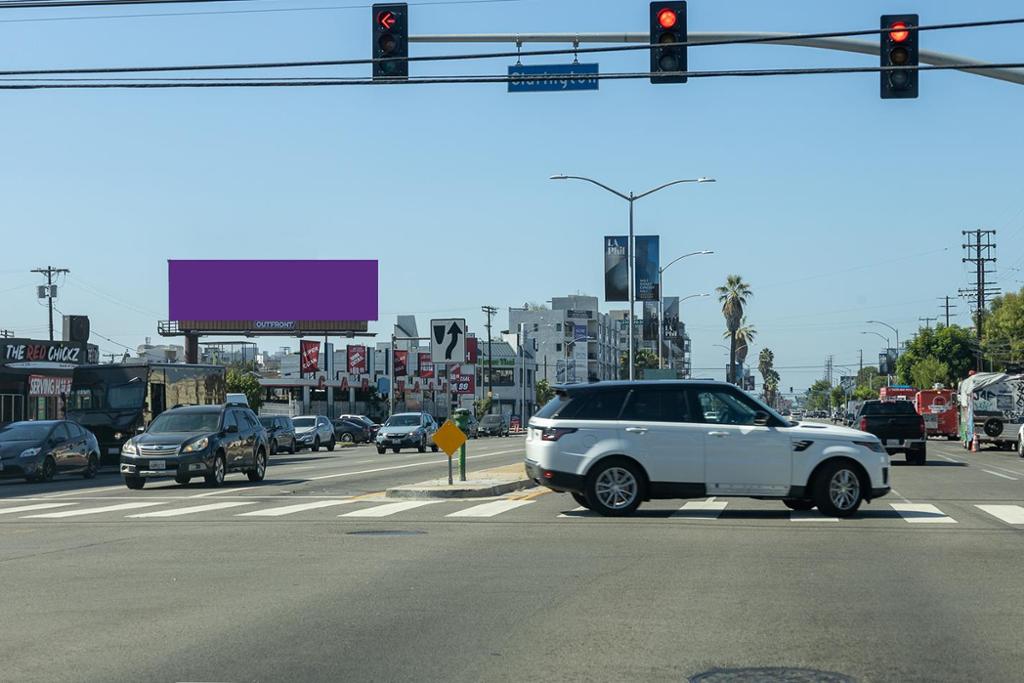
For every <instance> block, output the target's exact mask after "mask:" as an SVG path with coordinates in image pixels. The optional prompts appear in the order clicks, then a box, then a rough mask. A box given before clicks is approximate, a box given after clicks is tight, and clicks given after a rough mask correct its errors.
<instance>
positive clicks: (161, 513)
mask: <svg viewBox="0 0 1024 683" xmlns="http://www.w3.org/2000/svg"><path fill="white" fill-rule="evenodd" d="M239 505H252V503H238V502H233V503H207V504H206V505H193V506H192V507H187V508H175V509H173V510H157V511H156V512H143V513H141V514H138V515H127V517H128V519H144V518H150V517H180V516H182V515H194V514H196V513H197V512H209V511H211V510H224V509H227V508H234V507H238V506H239Z"/></svg>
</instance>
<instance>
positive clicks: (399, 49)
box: [371, 2, 409, 81]
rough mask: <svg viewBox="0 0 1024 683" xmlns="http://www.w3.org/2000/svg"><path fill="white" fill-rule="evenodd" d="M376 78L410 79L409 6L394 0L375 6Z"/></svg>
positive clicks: (374, 46)
mask: <svg viewBox="0 0 1024 683" xmlns="http://www.w3.org/2000/svg"><path fill="white" fill-rule="evenodd" d="M372 9H373V32H372V37H373V49H372V51H371V53H372V55H373V60H374V62H373V80H375V81H392V80H398V81H406V80H408V79H409V61H408V57H409V6H408V4H406V3H404V2H391V3H387V4H378V5H374V6H373V8H372Z"/></svg>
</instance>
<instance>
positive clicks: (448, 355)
mask: <svg viewBox="0 0 1024 683" xmlns="http://www.w3.org/2000/svg"><path fill="white" fill-rule="evenodd" d="M448 334H450V335H451V336H452V340H451V341H450V342H448V348H447V349H445V350H444V358H445V360H451V359H452V351H454V350H455V346H456V345H457V344H458V343H459V335H460V334H462V328H461V327H459V324H458V323H452V326H451V327H449V328H448Z"/></svg>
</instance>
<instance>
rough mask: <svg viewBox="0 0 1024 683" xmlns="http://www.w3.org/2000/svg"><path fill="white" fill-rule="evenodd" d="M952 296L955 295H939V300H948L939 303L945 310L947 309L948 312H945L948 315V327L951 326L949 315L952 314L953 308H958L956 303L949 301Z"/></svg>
mask: <svg viewBox="0 0 1024 683" xmlns="http://www.w3.org/2000/svg"><path fill="white" fill-rule="evenodd" d="M952 298H953V297H951V296H948V295H947V296H940V297H939V301H945V302H946V303H944V304H939V308H942V309H945V311H946V313H945V316H946V327H949V315H950V312H952V309H954V308H956V304H951V303H949V301H950V299H952Z"/></svg>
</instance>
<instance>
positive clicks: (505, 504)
mask: <svg viewBox="0 0 1024 683" xmlns="http://www.w3.org/2000/svg"><path fill="white" fill-rule="evenodd" d="M524 505H533V501H532V500H495V501H492V502H490V503H482V504H480V505H474V506H473V507H469V508H466V509H465V510H459V511H458V512H453V513H451V514H450V515H445V517H494V516H496V515H500V514H501V513H503V512H508V511H509V510H515V509H516V508H521V507H523V506H524Z"/></svg>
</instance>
